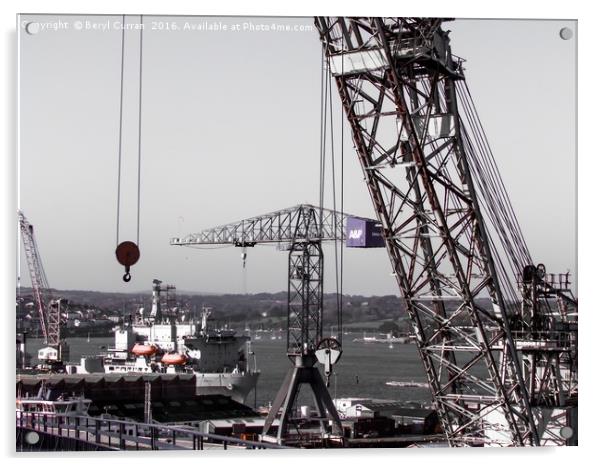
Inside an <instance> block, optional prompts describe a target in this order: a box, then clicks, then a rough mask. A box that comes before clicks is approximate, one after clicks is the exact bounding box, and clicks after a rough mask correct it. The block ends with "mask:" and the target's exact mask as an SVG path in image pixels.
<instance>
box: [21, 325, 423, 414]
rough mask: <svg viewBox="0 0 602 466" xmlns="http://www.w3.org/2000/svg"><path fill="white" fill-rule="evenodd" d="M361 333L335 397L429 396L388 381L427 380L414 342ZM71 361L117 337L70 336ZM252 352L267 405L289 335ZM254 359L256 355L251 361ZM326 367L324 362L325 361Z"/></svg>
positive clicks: (343, 363)
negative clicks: (368, 338)
mask: <svg viewBox="0 0 602 466" xmlns="http://www.w3.org/2000/svg"><path fill="white" fill-rule="evenodd" d="M358 337H361V335H358V334H348V335H345V336H344V339H343V356H342V357H341V359H340V361H339V362H338V364H337V365H336V366H335V369H334V374H333V375H332V376H331V380H330V388H329V389H330V393H331V395H332V396H333V398H336V397H362V398H363V397H365V398H382V399H390V400H399V401H419V402H424V401H428V400H430V395H429V391H428V389H426V388H420V387H395V386H389V385H386V382H389V381H392V380H397V381H415V382H426V378H425V374H424V368H423V367H422V362H421V361H420V359H419V357H418V352H417V350H416V346H415V345H414V344H413V343H409V344H395V345H393V347H392V348H391V347H389V345H387V344H382V343H364V342H358V341H352V340H353V339H354V338H358ZM67 341H68V343H69V347H70V359H71V361H78V360H79V358H80V356H81V355H93V354H97V353H98V352H99V351H103V349H106V348H107V347H108V346H111V345H113V338H112V337H106V338H90V341H89V342H88V339H87V338H85V337H84V338H68V339H67ZM252 344H253V351H254V352H255V359H256V361H257V367H258V368H259V369H260V370H261V376H260V378H259V383H258V386H257V394H256V395H257V397H256V398H255V394H254V393H253V392H251V394H250V395H249V397H248V399H247V403H248V404H249V405H251V406H253V405H254V404H256V406H262V405H263V406H266V405H268V403H269V402H271V401H272V400H273V399H274V396H275V395H276V392H277V391H278V389H279V388H280V384H281V383H282V380H283V379H284V375H285V374H286V371H287V370H288V369H289V368H290V367H291V362H290V361H289V359H288V358H287V357H286V354H285V346H286V340H285V339H284V338H283V339H281V340H278V339H276V340H272V339H270V337H269V336H267V334H266V336H264V337H263V338H262V339H261V340H253V341H252ZM27 346H28V350H27V351H28V353H29V354H31V355H32V356H33V357H32V364H36V363H37V362H38V361H37V360H36V358H35V355H36V354H37V350H38V349H39V348H41V347H42V346H43V341H42V340H41V339H29V340H28V342H27ZM253 363H254V361H253V359H251V364H253ZM320 367H321V366H320ZM303 395H306V394H303V393H302V394H301V398H300V400H299V401H300V402H301V403H305V402H309V400H308V399H305V398H306V396H303Z"/></svg>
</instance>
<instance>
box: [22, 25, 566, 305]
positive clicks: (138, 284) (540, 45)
mask: <svg viewBox="0 0 602 466" xmlns="http://www.w3.org/2000/svg"><path fill="white" fill-rule="evenodd" d="M59 19H60V20H61V21H62V22H63V23H66V24H69V26H68V27H69V28H68V29H58V30H52V29H50V30H48V29H43V28H40V30H39V31H38V32H37V34H32V35H31V34H27V33H26V32H24V30H23V29H21V30H20V46H21V49H20V52H21V53H20V60H21V62H20V63H21V69H20V73H21V77H20V85H21V89H20V91H21V94H20V98H21V120H20V129H21V139H20V143H21V179H20V182H21V185H20V187H21V189H20V199H21V208H22V209H23V210H24V212H25V214H26V216H27V217H28V218H29V220H30V221H31V222H32V223H33V224H34V225H35V226H36V231H37V235H38V244H39V247H40V250H41V253H42V258H43V261H44V265H45V269H46V273H47V275H48V279H49V281H50V284H51V286H53V287H56V288H63V289H95V290H106V291H109V290H110V291H127V290H143V289H148V288H149V287H150V283H151V280H152V279H153V278H160V279H163V280H164V281H167V282H170V283H173V284H175V285H176V286H177V287H178V288H179V289H182V290H196V291H210V292H243V291H248V292H259V291H279V290H283V289H285V287H286V254H285V253H282V252H278V251H277V250H275V249H274V248H273V247H256V248H254V249H251V250H249V258H248V261H247V269H246V272H244V273H243V271H242V268H241V261H240V250H239V249H235V248H227V249H220V250H208V251H197V250H191V249H183V248H176V247H173V246H169V238H170V237H172V236H182V235H185V234H186V233H190V232H194V231H198V230H200V229H203V228H207V227H211V226H215V225H218V224H222V223H227V222H230V221H234V220H238V219H242V218H245V217H250V216H253V215H257V214H261V213H265V212H269V211H273V210H276V209H280V208H285V207H289V206H292V205H295V204H298V203H301V202H310V203H317V201H318V157H319V154H318V151H319V106H320V60H321V46H320V42H319V40H318V37H317V32H316V31H313V30H309V31H305V32H274V31H255V32H248V31H239V32H232V31H229V32H213V31H198V30H197V31H192V30H186V31H185V30H184V27H185V23H189V25H191V24H196V25H201V27H204V26H205V24H204V23H205V21H207V22H209V23H213V22H214V21H217V22H220V21H221V22H222V24H226V25H229V26H230V25H232V24H240V26H241V29H243V28H244V27H245V23H249V22H251V23H254V24H255V25H256V26H257V25H271V24H272V23H273V24H276V25H286V24H288V25H298V26H311V25H312V20H311V19H309V18H307V19H304V18H296V19H277V18H226V19H224V18H222V19H219V18H175V17H163V18H157V17H152V18H151V17H146V18H145V20H144V23H145V25H146V28H145V31H144V51H143V69H144V71H143V117H142V196H141V207H142V210H141V231H140V247H141V252H142V256H141V260H140V261H139V263H138V264H136V265H135V266H134V267H133V269H132V276H133V279H132V281H131V282H130V283H129V284H127V285H126V284H124V283H123V282H122V281H121V275H122V274H123V272H122V268H121V267H120V266H119V265H118V264H117V262H116V260H115V258H114V249H115V245H116V243H115V241H116V239H115V218H116V195H117V189H116V187H117V147H118V146H117V142H118V128H119V119H118V117H119V85H120V81H119V72H120V40H121V31H120V30H119V29H116V28H115V27H114V22H115V21H120V20H121V18H120V17H115V16H106V17H103V16H90V17H81V16H61V17H53V16H27V17H21V18H20V22H21V23H27V22H30V21H35V22H38V23H40V24H42V23H51V25H52V23H54V22H56V21H58V20H59ZM86 20H89V21H92V22H94V23H97V24H99V25H101V24H105V23H106V21H107V20H108V21H109V26H110V27H109V29H108V30H106V31H104V30H102V29H99V30H87V29H86V24H85V21H86ZM75 21H82V25H83V30H74V29H73V25H74V22H75ZM136 21H137V18H136V17H129V18H128V20H127V22H128V23H133V22H136ZM153 21H158V22H163V25H164V26H165V23H172V22H175V24H176V26H177V27H179V28H180V30H179V31H174V30H165V29H164V30H158V29H153ZM170 25H171V24H170ZM154 26H159V24H156V25H154ZM564 26H569V27H571V28H572V29H573V30H574V31H575V33H576V23H574V22H568V21H531V20H529V21H527V20H524V21H510V20H495V21H494V20H458V21H455V22H451V23H448V26H447V27H448V28H449V29H451V31H452V34H451V38H452V49H453V51H454V53H455V54H456V55H459V56H462V57H464V58H465V59H466V60H467V63H466V70H467V71H466V74H467V78H468V83H469V87H470V88H471V92H472V95H473V97H474V100H475V102H476V105H477V108H478V110H479V113H480V116H481V118H482V120H483V124H484V126H485V130H486V132H487V135H488V138H489V140H490V142H491V145H492V147H493V151H494V154H495V156H496V160H497V162H498V165H499V167H500V170H501V172H502V176H503V178H504V181H505V183H506V186H507V188H508V191H509V193H510V197H511V199H512V201H513V204H514V207H515V209H516V213H517V216H518V219H519V221H520V223H521V226H522V228H523V232H524V233H525V237H526V240H527V243H528V245H529V247H530V249H531V253H532V255H533V257H534V258H535V260H536V261H538V262H539V261H541V262H545V263H546V264H547V267H548V270H549V271H552V272H564V271H566V269H567V268H569V269H571V271H573V272H576V246H575V244H576V204H575V203H576V198H575V176H576V171H575V168H576V154H575V97H576V94H575V65H576V63H575V60H576V37H573V39H571V40H568V41H564V40H561V39H560V37H559V34H558V32H559V30H560V29H561V28H562V27H564ZM247 27H248V25H247ZM138 34H139V33H138V31H135V30H128V31H126V36H125V37H126V42H125V44H126V54H125V63H126V68H125V101H124V122H125V125H124V133H123V141H124V146H123V147H124V152H123V158H124V165H123V172H122V177H123V178H122V217H121V219H122V224H121V232H122V234H121V235H120V240H126V239H135V226H136V225H135V209H134V207H135V203H136V197H135V191H136V172H135V166H136V159H137V145H136V143H137V125H138V121H137V99H138V74H137V73H138V38H139V35H138ZM334 104H335V115H336V118H337V119H338V118H339V115H340V106H339V104H338V100H337V99H335V102H334ZM335 126H336V127H337V129H338V126H339V123H336V124H335ZM344 138H345V146H344V147H345V157H346V158H345V211H347V212H350V213H355V214H359V215H363V216H373V211H372V205H371V202H370V199H369V195H368V191H367V189H366V187H365V184H364V182H363V179H362V176H361V170H360V167H359V163H358V161H357V157H356V155H355V152H354V151H353V147H352V145H351V141H350V135H349V130H348V127H347V126H346V123H345V128H344ZM335 139H336V140H337V141H338V140H339V139H340V136H339V135H337V134H335ZM328 192H330V191H328ZM330 196H331V194H330V195H328V196H327V198H330ZM325 253H326V254H327V260H328V262H329V264H330V267H329V268H328V269H327V274H328V275H327V277H326V289H327V290H328V291H332V290H333V288H334V273H333V271H334V269H333V268H332V262H333V261H332V257H333V249H332V247H326V249H325ZM21 257H23V254H22V253H21ZM21 275H22V284H23V285H25V286H28V285H29V277H28V276H27V271H26V270H25V269H23V270H22V273H21ZM344 291H345V292H346V293H352V294H385V293H397V288H396V286H395V283H394V280H393V279H392V277H391V276H390V265H389V261H388V258H387V255H386V253H385V251H384V250H367V251H362V250H346V251H345V289H344Z"/></svg>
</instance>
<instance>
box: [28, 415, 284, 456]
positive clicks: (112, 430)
mask: <svg viewBox="0 0 602 466" xmlns="http://www.w3.org/2000/svg"><path fill="white" fill-rule="evenodd" d="M16 427H17V428H20V429H29V430H35V431H37V432H43V433H46V434H51V435H55V436H59V437H64V438H66V439H77V440H79V441H85V442H86V443H91V444H95V445H98V446H102V447H107V448H108V449H111V450H208V449H224V450H227V449H228V448H229V447H230V448H244V449H268V448H286V447H284V446H281V445H277V444H273V443H266V442H259V441H253V440H245V439H240V438H236V437H227V436H224V435H217V434H211V433H204V432H200V431H198V430H192V429H190V428H185V427H174V426H165V425H162V424H146V423H142V422H134V421H125V420H119V419H102V418H96V417H88V416H76V415H69V414H63V415H61V414H48V413H39V412H29V413H17V416H16Z"/></svg>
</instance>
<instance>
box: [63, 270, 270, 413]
mask: <svg viewBox="0 0 602 466" xmlns="http://www.w3.org/2000/svg"><path fill="white" fill-rule="evenodd" d="M161 283H162V282H161V281H160V280H153V298H152V307H151V311H150V313H149V314H148V315H145V313H144V309H141V310H140V312H139V315H138V316H137V318H136V321H132V322H126V323H124V324H123V325H121V326H120V327H118V328H117V329H115V331H114V336H115V340H114V345H113V347H109V348H107V350H106V351H105V352H103V353H100V354H97V355H92V356H83V357H82V358H81V360H80V362H79V364H68V365H66V367H65V369H66V372H67V373H68V374H95V373H103V374H107V373H114V374H124V375H125V374H152V373H158V374H161V373H163V374H194V375H195V379H196V394H197V395H226V396H228V397H230V398H232V399H233V400H235V401H237V402H239V403H244V402H245V400H246V398H247V396H248V395H249V393H250V392H251V391H252V390H253V389H254V388H255V387H256V385H257V380H258V378H259V374H260V371H259V370H258V369H257V364H256V361H255V359H254V357H253V356H254V353H253V351H252V348H251V342H250V338H249V337H248V336H245V335H237V334H236V331H234V330H231V329H220V328H210V317H211V309H210V308H203V309H202V313H201V318H200V320H198V321H194V320H186V321H178V320H177V319H173V318H167V317H164V316H163V313H162V309H161V299H160V297H161V291H164V290H165V289H166V288H162V287H161ZM167 289H174V287H173V286H172V285H169V286H168V288H167ZM252 358H253V361H252V362H251V359H252Z"/></svg>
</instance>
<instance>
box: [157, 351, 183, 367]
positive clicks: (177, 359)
mask: <svg viewBox="0 0 602 466" xmlns="http://www.w3.org/2000/svg"><path fill="white" fill-rule="evenodd" d="M186 361H187V358H186V356H185V355H183V354H179V353H166V354H164V355H163V357H162V358H161V362H162V363H163V364H168V365H178V366H179V365H182V364H186Z"/></svg>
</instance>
